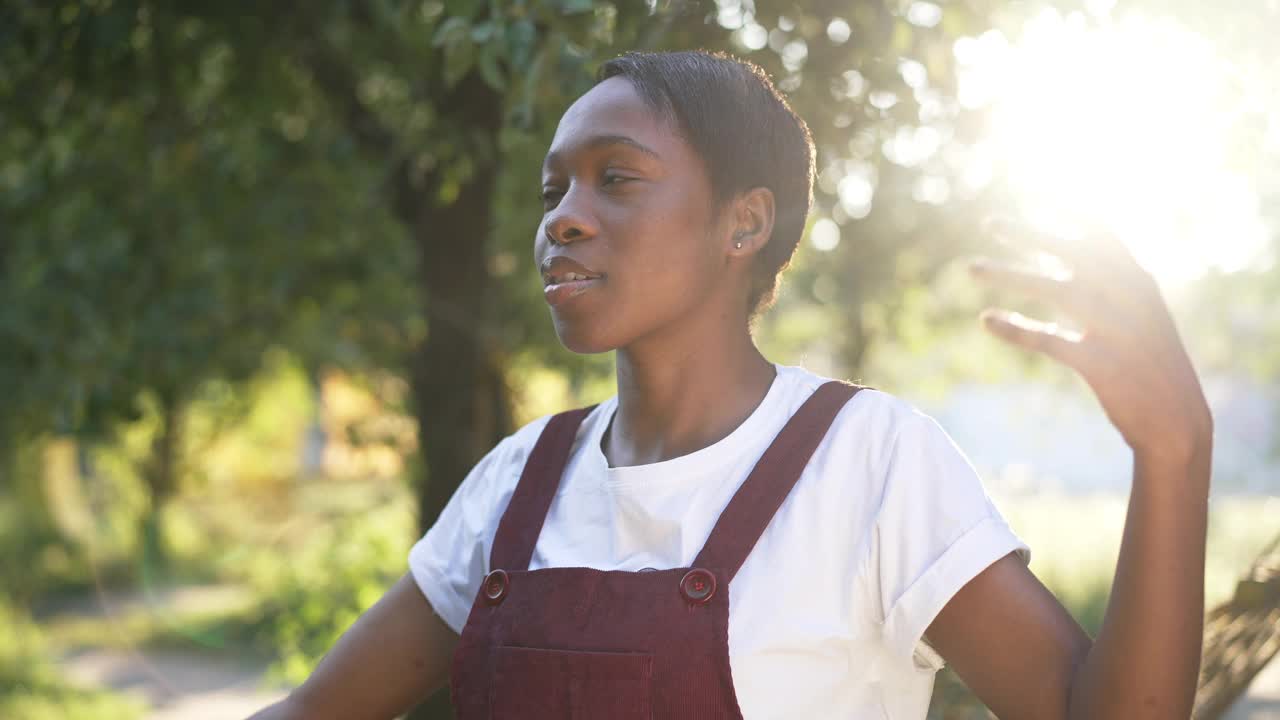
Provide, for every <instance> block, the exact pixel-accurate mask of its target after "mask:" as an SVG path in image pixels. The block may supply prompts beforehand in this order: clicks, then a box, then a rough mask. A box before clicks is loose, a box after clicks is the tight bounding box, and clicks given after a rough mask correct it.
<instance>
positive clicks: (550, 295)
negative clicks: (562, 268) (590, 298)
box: [542, 273, 604, 307]
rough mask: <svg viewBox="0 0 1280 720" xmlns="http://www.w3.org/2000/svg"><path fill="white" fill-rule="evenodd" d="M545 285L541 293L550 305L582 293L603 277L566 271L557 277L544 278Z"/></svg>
mask: <svg viewBox="0 0 1280 720" xmlns="http://www.w3.org/2000/svg"><path fill="white" fill-rule="evenodd" d="M544 280H545V281H546V286H545V287H544V288H543V289H542V295H543V297H544V298H546V300H547V304H548V305H551V306H552V307H556V306H558V305H563V304H564V303H566V302H568V301H570V300H572V299H573V298H576V297H578V296H579V295H582V294H583V293H585V292H587V291H588V290H590V289H591V288H593V287H594V286H596V285H598V284H600V283H601V282H603V281H604V277H603V276H600V275H597V276H595V277H591V276H585V275H580V274H578V273H567V274H565V275H564V276H562V277H559V278H550V279H547V278H544Z"/></svg>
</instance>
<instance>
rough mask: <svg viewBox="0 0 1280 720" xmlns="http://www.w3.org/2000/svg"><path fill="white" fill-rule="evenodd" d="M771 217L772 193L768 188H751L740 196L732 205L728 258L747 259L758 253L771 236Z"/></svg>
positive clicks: (772, 213)
mask: <svg viewBox="0 0 1280 720" xmlns="http://www.w3.org/2000/svg"><path fill="white" fill-rule="evenodd" d="M773 215H774V207H773V191H772V190H770V189H769V188H765V187H756V188H751V189H750V190H748V191H746V192H744V193H742V194H740V195H739V196H738V197H737V198H736V199H735V200H734V203H733V223H732V228H733V232H732V234H731V235H730V237H729V248H728V250H729V254H730V256H741V257H747V256H750V255H754V254H755V253H757V252H759V251H760V250H761V248H763V247H764V246H765V244H766V243H768V242H769V237H770V236H771V235H773ZM738 243H741V244H742V247H738Z"/></svg>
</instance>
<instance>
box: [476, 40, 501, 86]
mask: <svg viewBox="0 0 1280 720" xmlns="http://www.w3.org/2000/svg"><path fill="white" fill-rule="evenodd" d="M479 65H480V77H482V78H484V81H485V83H486V84H487V85H488V86H489V87H491V88H493V89H494V90H497V91H498V92H503V91H504V90H506V89H507V78H506V73H504V72H503V71H502V65H501V64H500V63H499V62H498V48H497V47H496V46H494V45H492V44H489V45H485V46H484V47H482V48H481V49H480V63H479Z"/></svg>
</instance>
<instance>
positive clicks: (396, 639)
mask: <svg viewBox="0 0 1280 720" xmlns="http://www.w3.org/2000/svg"><path fill="white" fill-rule="evenodd" d="M812 177H813V146H812V142H811V140H810V137H809V133H808V129H807V128H806V126H805V125H804V123H803V121H802V120H801V119H800V118H799V117H797V116H796V115H795V114H794V113H793V112H792V111H791V110H790V109H789V107H788V106H787V105H786V103H785V101H784V100H783V99H782V98H781V97H780V96H779V94H778V93H777V92H776V91H775V90H774V88H773V86H772V84H771V83H770V82H769V80H768V79H767V77H766V76H765V75H764V73H763V72H762V71H760V70H759V69H758V68H756V67H754V66H752V65H750V64H748V63H744V62H740V61H737V60H734V59H732V58H729V57H727V56H720V55H712V54H707V53H703V52H685V53H669V54H628V55H625V56H623V57H620V58H617V59H615V60H612V61H610V62H608V63H606V64H605V66H604V67H603V68H602V70H601V73H600V82H599V83H598V84H597V85H595V87H593V88H592V89H591V90H590V91H589V92H587V93H586V94H584V95H583V96H582V97H581V98H579V99H578V100H577V101H576V102H575V103H574V104H573V106H572V107H570V108H569V110H568V111H567V112H566V113H565V114H564V116H563V118H562V119H561V121H560V124H559V127H558V129H557V132H556V134H555V137H554V139H553V141H552V143H551V148H550V150H549V152H548V154H547V157H546V162H545V163H544V167H543V197H544V199H545V208H546V213H545V215H544V217H543V221H542V223H541V225H540V227H539V229H538V234H537V237H536V238H535V242H534V254H535V261H536V263H537V266H538V268H539V270H540V272H541V273H542V276H543V279H544V282H545V284H546V299H547V302H548V303H549V305H550V311H551V317H552V320H553V322H554V324H555V328H556V332H557V334H558V336H559V338H560V340H561V342H562V343H563V344H564V345H565V347H567V348H568V349H570V350H572V351H574V352H581V353H588V352H591V353H594V352H604V351H608V350H615V351H616V353H617V356H616V357H617V385H618V393H617V395H616V396H615V397H613V398H610V399H609V400H608V401H606V402H604V403H602V404H600V405H598V406H593V407H592V408H585V409H582V410H579V411H574V412H568V413H561V414H559V415H556V416H554V417H544V418H540V419H538V420H536V421H534V422H532V423H530V424H529V425H526V426H525V427H524V428H521V429H520V430H519V431H517V432H516V433H514V434H513V435H511V436H510V437H508V438H506V439H505V440H503V441H502V442H501V443H500V444H499V445H498V446H497V447H495V448H494V449H493V450H492V451H491V452H490V453H489V454H488V455H486V456H485V457H484V459H482V460H481V461H480V463H479V464H477V465H476V466H475V468H474V469H473V470H472V471H471V473H470V474H469V475H468V477H467V478H466V479H465V481H464V482H463V483H462V485H461V487H460V488H459V490H458V491H457V493H456V494H455V496H454V497H453V499H452V500H451V501H450V503H449V505H448V507H447V508H446V509H445V510H444V512H443V513H442V515H441V517H440V518H439V520H438V521H437V523H436V524H435V525H434V527H432V528H431V530H430V531H428V532H427V533H426V535H424V536H423V538H422V539H421V540H420V541H419V542H418V543H417V544H416V545H415V546H414V548H413V550H412V552H411V554H410V558H409V561H410V570H411V572H409V573H407V574H406V575H405V576H404V577H403V578H402V579H401V580H400V581H399V582H398V583H397V584H396V585H395V586H394V587H393V588H392V589H391V590H390V591H389V592H388V593H387V595H386V596H385V597H384V598H383V599H382V600H380V601H379V602H378V603H377V604H376V605H374V606H373V607H372V608H370V609H369V610H368V611H367V612H366V613H365V614H364V615H363V616H362V617H361V618H360V619H359V620H358V621H357V622H356V623H355V624H354V625H353V626H352V627H351V629H350V630H348V631H347V633H346V634H345V635H344V636H343V637H342V638H341V639H340V640H339V641H338V643H337V644H336V645H335V647H334V649H333V650H332V651H331V652H330V653H329V654H328V655H327V656H326V657H325V658H324V660H323V661H322V662H321V663H320V664H319V666H318V667H317V668H316V670H315V672H314V673H313V674H312V676H311V677H310V678H309V679H308V680H307V682H306V683H305V684H303V685H302V686H301V687H299V688H298V689H297V690H295V691H294V692H293V693H292V694H291V696H290V697H289V698H288V699H287V700H286V701H284V702H282V703H281V704H280V705H278V706H276V707H274V708H272V709H270V710H268V711H267V712H266V713H265V714H264V715H263V717H307V718H318V717H334V718H339V717H341V718H391V717H393V716H394V715H396V714H397V713H399V712H403V711H404V710H405V709H407V708H409V707H411V706H412V705H413V704H414V703H415V702H417V701H419V700H421V699H422V698H423V697H425V696H426V695H427V694H428V693H430V692H431V691H432V690H434V689H435V688H437V687H438V686H440V685H441V684H443V683H444V682H446V681H447V680H449V679H450V678H451V690H452V697H453V701H454V704H455V707H456V709H457V712H458V716H459V717H462V718H471V717H475V718H481V717H483V718H490V717H491V718H514V717H524V718H552V717H556V718H559V717H613V718H649V717H654V718H689V717H698V718H703V717H725V718H730V717H746V718H793V717H832V718H837V717H838V718H895V719H896V718H922V717H924V715H925V711H926V708H927V706H928V701H929V695H930V693H931V691H932V685H933V677H934V672H935V671H936V670H937V669H938V668H939V667H941V665H942V664H943V663H944V662H946V663H950V664H951V665H952V666H953V667H954V668H955V670H956V672H957V673H958V674H959V675H960V677H961V678H962V679H963V680H964V681H965V682H966V683H967V684H968V685H969V686H970V687H971V688H972V689H973V690H974V691H975V693H976V694H977V695H978V696H979V697H980V698H981V699H982V700H983V701H984V702H985V703H986V704H987V705H988V706H989V707H990V708H991V709H992V710H994V711H995V712H996V714H997V715H998V716H1000V717H1002V718H1037V719H1043V718H1128V719H1133V718H1147V717H1150V718H1174V717H1187V716H1188V714H1189V713H1190V709H1191V704H1192V699H1193V695H1194V691H1195V683H1196V675H1197V669H1198V664H1199V651H1200V638H1201V622H1202V614H1203V608H1202V602H1203V601H1202V595H1203V559H1204V542H1205V526H1206V516H1207V497H1208V490H1209V462H1210V452H1211V440H1212V421H1211V418H1210V414H1209V411H1208V409H1207V406H1206V403H1205V401H1204V397H1203V394H1202V393H1201V390H1200V387H1199V383H1198V381H1197V379H1196V375H1195V373H1194V371H1193V369H1192V367H1191V364H1190V362H1189V360H1188V358H1187V356H1186V353H1185V352H1184V350H1183V348H1182V345H1181V343H1180V341H1179V339H1178V336H1177V332H1176V330H1175V328H1174V325H1173V323H1172V321H1171V319H1170V317H1169V314H1168V312H1167V311H1166V309H1165V307H1164V304H1163V301H1162V300H1161V298H1160V295H1159V292H1158V291H1157V289H1156V287H1155V285H1154V283H1153V282H1152V280H1151V279H1150V278H1149V277H1148V276H1147V275H1146V274H1145V273H1144V272H1142V271H1141V270H1140V269H1139V268H1138V267H1137V265H1136V264H1135V263H1134V261H1133V260H1132V258H1130V257H1129V256H1128V254H1127V253H1126V252H1125V251H1124V250H1123V249H1122V248H1121V247H1120V246H1119V245H1118V244H1117V243H1115V242H1114V241H1111V240H1105V239H1104V240H1097V241H1094V242H1092V243H1077V244H1063V245H1057V244H1054V243H1052V242H1050V241H1047V240H1046V241H1042V242H1043V243H1045V244H1046V245H1045V246H1046V247H1047V249H1049V250H1051V251H1054V252H1057V253H1059V254H1060V255H1062V256H1063V259H1064V260H1065V261H1066V262H1067V263H1068V264H1069V265H1071V266H1073V267H1074V270H1075V272H1074V274H1071V275H1069V276H1062V277H1056V276H1046V275H1040V274H1036V273H1032V272H1027V271H1025V270H1022V269H1019V268H1015V267H1009V266H1003V265H997V264H993V263H988V262H983V263H979V264H976V265H975V266H974V274H975V276H976V277H977V278H979V279H981V280H984V281H990V282H994V283H996V284H998V285H1000V286H1005V287H1009V288H1012V289H1014V290H1018V291H1022V292H1025V293H1028V294H1030V295H1033V296H1035V297H1037V298H1040V299H1043V300H1047V301H1050V302H1052V303H1055V304H1057V305H1058V306H1060V307H1061V308H1063V309H1064V310H1066V311H1068V312H1070V313H1071V314H1072V315H1073V316H1074V317H1075V318H1076V319H1077V320H1078V322H1079V323H1080V325H1081V326H1082V328H1083V329H1084V332H1083V334H1081V335H1075V336H1073V335H1070V334H1066V333H1063V332H1061V331H1059V330H1057V328H1056V327H1054V326H1051V325H1043V324H1039V323H1036V322H1034V321H1030V320H1027V319H1025V318H1022V317H1021V316H1018V315H1015V314H1011V313H1004V312H988V313H986V314H984V321H985V324H986V327H987V328H988V329H990V330H991V331H993V332H994V333H995V334H997V335H998V336H999V337H1001V338H1003V339H1005V340H1008V341H1010V342H1012V343H1014V344H1016V345H1020V346H1023V347H1026V348H1029V349H1032V350H1037V351H1040V352H1044V353H1046V354H1048V355H1049V356H1051V357H1053V358H1055V359H1056V360H1059V361H1061V362H1063V363H1065V364H1067V365H1069V366H1071V367H1072V368H1074V369H1075V370H1077V371H1078V372H1079V373H1080V374H1081V375H1082V376H1083V377H1084V379H1085V380H1086V381H1087V382H1088V383H1089V384H1090V386H1091V387H1092V389H1093V390H1094V392H1095V393H1096V395H1097V396H1098V398H1099V400H1100V402H1101V404H1102V406H1103V408H1104V410H1105V411H1106V413H1107V416H1108V417H1109V418H1110V420H1111V421H1112V423H1113V424H1114V425H1115V426H1116V428H1117V429H1118V430H1119V431H1120V432H1121V434H1122V435H1123V437H1124V438H1125V440H1126V441H1127V442H1128V444H1129V446H1130V447H1131V448H1132V450H1133V456H1134V477H1133V489H1132V493H1131V498H1130V508H1129V516H1128V518H1129V519H1128V523H1127V525H1126V528H1125V533H1124V539H1123V545H1122V548H1121V552H1120V557H1119V563H1118V567H1117V572H1116V580H1115V585H1114V587H1113V590H1112V596H1111V599H1110V602H1109V604H1108V610H1107V614H1106V618H1105V621H1104V623H1103V627H1102V629H1101V631H1100V632H1099V634H1098V637H1097V638H1096V639H1093V640H1091V639H1090V638H1089V637H1088V636H1087V635H1086V634H1085V633H1084V632H1083V631H1082V629H1081V628H1080V627H1079V626H1078V625H1077V624H1076V623H1075V621H1074V620H1073V619H1072V618H1071V616H1070V615H1069V614H1068V613H1067V612H1066V611H1065V610H1064V609H1063V607H1062V606H1061V605H1060V604H1059V603H1058V602H1057V601H1056V599H1055V598H1054V597H1053V595H1051V594H1050V593H1049V592H1048V591H1047V590H1046V589H1045V588H1044V586H1043V585H1042V584H1041V583H1040V582H1039V581H1038V580H1037V579H1036V578H1035V576H1034V575H1032V574H1031V573H1030V571H1029V570H1028V569H1027V566H1026V560H1027V558H1028V550H1027V547H1026V545H1025V544H1023V543H1022V542H1021V541H1020V540H1019V539H1018V538H1017V537H1016V536H1015V535H1014V534H1013V533H1012V532H1011V531H1010V530H1009V528H1008V526H1007V525H1006V524H1005V522H1004V521H1003V519H1002V518H1001V517H1000V515H999V513H998V511H997V510H996V509H995V507H994V506H993V505H992V504H991V502H990V501H989V500H988V498H987V496H986V494H985V493H984V492H983V489H982V485H981V483H980V481H979V480H978V478H977V477H976V476H975V474H974V472H973V470H972V468H971V467H970V466H969V464H968V463H967V461H966V460H965V459H964V457H963V455H962V454H961V453H960V452H959V451H958V450H957V449H956V448H955V446H954V445H953V444H952V443H951V442H950V440H949V438H948V437H947V436H946V434H945V433H944V432H943V431H942V430H941V429H940V428H939V427H938V426H937V425H936V424H935V423H934V422H933V421H932V420H930V419H929V418H927V417H925V416H923V415H922V414H920V413H918V412H916V411H914V410H913V409H912V408H910V407H909V406H908V405H906V404H905V403H903V402H901V401H899V400H897V399H895V398H893V397H892V396H889V395H887V394H885V393H880V392H876V391H873V390H865V389H862V390H861V391H859V390H860V388H857V387H854V386H851V385H848V384H845V383H840V382H835V381H831V380H830V379H829V378H823V377H820V376H818V375H816V374H813V373H811V372H808V371H806V370H804V369H802V368H798V367H791V366H785V365H779V364H776V363H773V362H770V361H769V360H767V359H766V358H764V357H763V356H762V355H761V353H760V352H759V350H758V349H757V348H756V346H755V344H754V342H753V340H752V337H751V333H750V324H751V320H752V319H753V318H754V317H755V316H756V315H757V314H758V313H759V312H761V311H762V310H763V309H765V308H767V307H768V305H769V303H770V302H771V300H772V297H773V293H774V289H775V287H776V284H777V278H778V275H779V273H781V272H782V270H783V269H784V268H785V267H786V265H787V264H788V263H789V261H790V258H791V256H792V254H793V252H794V250H795V247H796V244H797V242H798V240H799V239H800V236H801V232H802V228H803V226H804V222H805V217H806V215H807V213H808V211H809V209H810V204H811V197H812V189H811V188H812ZM1081 531H1082V532H1087V531H1088V529H1087V527H1086V526H1085V525H1084V524H1083V523H1082V528H1081ZM730 608H732V610H730ZM459 634H460V635H461V639H460V640H459ZM455 649H456V652H455ZM273 713H274V714H273Z"/></svg>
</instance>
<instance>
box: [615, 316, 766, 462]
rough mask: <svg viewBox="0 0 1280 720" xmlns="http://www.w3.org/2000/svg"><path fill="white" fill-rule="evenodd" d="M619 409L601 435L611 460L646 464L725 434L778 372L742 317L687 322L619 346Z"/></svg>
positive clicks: (750, 409)
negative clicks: (757, 343)
mask: <svg viewBox="0 0 1280 720" xmlns="http://www.w3.org/2000/svg"><path fill="white" fill-rule="evenodd" d="M617 373H618V409H617V412H616V414H615V415H614V417H613V421H612V423H611V424H610V426H609V428H608V429H607V430H606V432H605V435H604V437H603V439H602V441H601V446H602V447H601V449H602V450H603V452H604V455H605V457H606V458H607V459H608V461H609V465H610V466H611V467H619V466H629V465H646V464H650V463H655V462H662V461H663V460H670V459H672V458H675V457H680V456H681V455H688V454H689V453H692V452H695V451H697V450H701V449H702V448H705V447H707V446H709V445H712V444H714V443H716V442H718V441H719V440H722V439H724V438H725V437H726V436H728V435H729V434H730V433H731V432H733V431H734V430H735V429H736V428H737V427H738V426H739V425H741V424H742V422H743V421H744V420H746V419H747V418H748V417H749V416H750V415H751V413H752V412H753V411H754V410H755V409H756V408H757V407H758V406H759V405H760V402H761V401H762V400H763V399H764V396H765V395H766V394H767V393H768V390H769V386H770V385H771V384H772V383H773V379H774V376H775V375H776V371H775V368H774V365H773V363H771V362H769V361H768V360H766V359H765V357H764V356H763V355H762V354H761V353H760V351H759V349H757V348H756V346H755V341H754V340H753V339H752V337H751V333H750V331H749V330H748V328H747V322H746V318H745V317H744V318H742V321H741V322H739V323H726V322H725V321H724V316H723V315H718V316H717V315H715V314H709V317H708V321H706V322H696V321H692V320H691V321H687V322H685V323H682V324H681V326H680V327H678V328H670V329H667V330H666V331H665V333H664V337H661V338H658V337H650V338H646V339H645V340H643V341H641V342H636V343H633V344H632V345H629V346H627V347H626V348H622V349H619V350H618V352H617Z"/></svg>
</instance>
